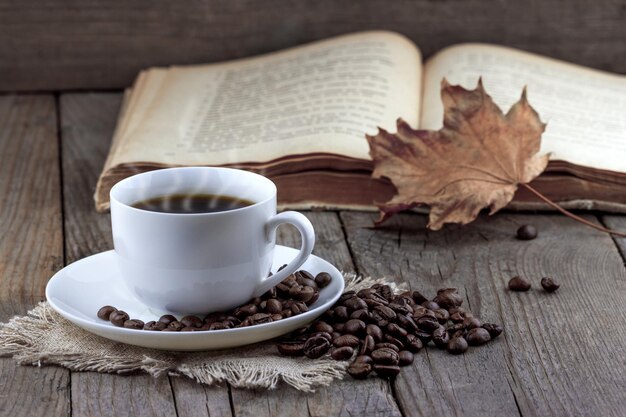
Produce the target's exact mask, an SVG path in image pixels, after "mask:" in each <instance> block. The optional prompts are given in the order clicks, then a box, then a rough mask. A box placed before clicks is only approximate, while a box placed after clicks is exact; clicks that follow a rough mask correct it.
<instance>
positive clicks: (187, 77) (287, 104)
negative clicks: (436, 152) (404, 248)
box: [112, 32, 421, 165]
mask: <svg viewBox="0 0 626 417" xmlns="http://www.w3.org/2000/svg"><path fill="white" fill-rule="evenodd" d="M161 81H162V83H161V87H160V90H159V91H158V92H157V93H156V94H154V95H153V98H152V99H151V103H150V104H149V105H148V106H147V107H146V106H145V105H144V106H143V108H144V110H145V111H144V114H143V116H142V118H141V120H140V121H138V118H137V117H136V116H135V117H134V121H133V123H128V124H127V126H129V125H130V126H131V127H132V128H130V129H126V131H125V136H124V137H123V139H122V140H121V144H120V146H119V149H118V152H117V154H116V155H115V158H114V161H112V162H113V163H114V164H119V163H133V162H137V161H149V162H157V163H165V164H185V165H219V164H227V163H236V162H257V161H258V162H263V161H269V160H273V159H276V158H280V157H284V156H287V155H294V154H307V153H314V152H323V153H334V154H339V155H343V156H349V157H353V158H359V159H369V146H368V144H367V141H366V139H365V137H364V135H365V133H370V134H375V133H376V131H377V126H382V127H384V128H387V129H390V130H393V131H395V121H396V119H397V118H398V117H403V118H404V119H405V120H407V121H408V122H409V123H410V124H411V125H413V126H416V125H417V121H418V115H419V111H420V110H419V102H420V100H419V97H420V96H421V93H420V84H421V56H420V53H419V51H418V50H417V48H416V47H415V45H414V44H413V43H411V42H410V41H409V40H407V39H406V38H404V37H403V36H401V35H398V34H394V33H391V32H365V33H359V34H354V35H346V36H341V37H338V38H335V39H330V40H326V41H321V42H316V43H313V44H310V45H305V46H302V47H297V48H292V49H289V50H285V51H281V52H276V53H273V54H269V55H265V56H261V57H257V58H251V59H244V60H239V61H233V62H228V63H223V64H213V65H201V66H188V67H173V68H171V69H170V70H169V71H167V73H166V74H165V75H164V79H163V80H161ZM138 102H141V103H144V104H145V102H146V100H138Z"/></svg>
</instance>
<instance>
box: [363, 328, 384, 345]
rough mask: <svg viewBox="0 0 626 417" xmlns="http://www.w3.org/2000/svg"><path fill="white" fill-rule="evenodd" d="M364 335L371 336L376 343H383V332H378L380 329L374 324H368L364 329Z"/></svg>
mask: <svg viewBox="0 0 626 417" xmlns="http://www.w3.org/2000/svg"><path fill="white" fill-rule="evenodd" d="M365 333H366V334H367V335H369V336H372V337H373V338H374V341H375V342H376V343H379V342H382V341H383V331H382V330H380V327H378V326H377V325H375V324H368V325H367V326H366V327H365Z"/></svg>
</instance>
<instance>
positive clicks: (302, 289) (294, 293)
mask: <svg viewBox="0 0 626 417" xmlns="http://www.w3.org/2000/svg"><path fill="white" fill-rule="evenodd" d="M313 294H315V290H314V289H313V288H311V287H308V286H301V285H294V286H293V287H291V288H290V289H289V295H290V296H291V297H292V298H293V299H294V300H297V301H302V302H305V303H306V302H307V301H309V300H310V299H311V298H312V297H313Z"/></svg>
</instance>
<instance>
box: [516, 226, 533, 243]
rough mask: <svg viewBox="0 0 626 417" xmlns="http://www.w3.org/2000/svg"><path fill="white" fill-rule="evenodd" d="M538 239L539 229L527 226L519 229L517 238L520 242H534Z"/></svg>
mask: <svg viewBox="0 0 626 417" xmlns="http://www.w3.org/2000/svg"><path fill="white" fill-rule="evenodd" d="M536 237H537V229H536V228H535V226H532V225H530V224H525V225H523V226H520V227H519V229H517V238H518V239H519V240H532V239H534V238H536Z"/></svg>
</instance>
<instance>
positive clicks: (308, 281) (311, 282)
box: [296, 271, 317, 290]
mask: <svg viewBox="0 0 626 417" xmlns="http://www.w3.org/2000/svg"><path fill="white" fill-rule="evenodd" d="M309 277H310V278H309ZM296 282H297V283H298V284H300V285H302V286H305V287H309V288H313V290H317V284H316V283H315V278H314V277H313V276H312V275H311V274H309V273H308V272H306V271H298V272H296Z"/></svg>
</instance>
